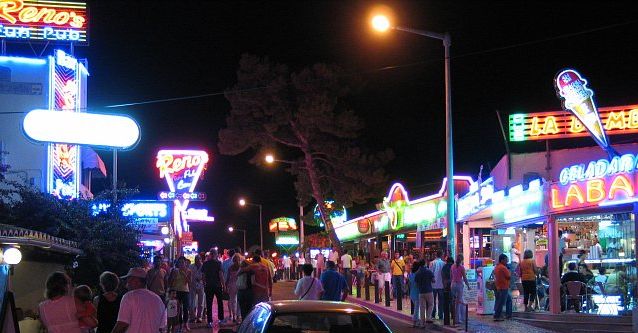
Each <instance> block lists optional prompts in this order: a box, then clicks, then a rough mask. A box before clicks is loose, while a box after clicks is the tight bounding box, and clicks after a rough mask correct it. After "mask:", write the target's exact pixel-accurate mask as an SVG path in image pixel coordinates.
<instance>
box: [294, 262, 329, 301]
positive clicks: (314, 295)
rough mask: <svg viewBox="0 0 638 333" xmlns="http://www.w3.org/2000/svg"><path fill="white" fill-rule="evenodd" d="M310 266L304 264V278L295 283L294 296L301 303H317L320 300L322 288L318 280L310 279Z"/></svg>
mask: <svg viewBox="0 0 638 333" xmlns="http://www.w3.org/2000/svg"><path fill="white" fill-rule="evenodd" d="M312 270H313V269H312V265H311V264H304V265H303V273H304V277H303V278H301V279H299V281H297V286H296V287H295V295H296V296H297V297H299V299H300V300H303V301H318V300H320V299H321V294H322V293H323V286H322V285H321V281H319V279H317V278H315V277H312Z"/></svg>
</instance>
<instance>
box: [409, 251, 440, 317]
mask: <svg viewBox="0 0 638 333" xmlns="http://www.w3.org/2000/svg"><path fill="white" fill-rule="evenodd" d="M442 255H443V253H442V251H441V250H437V251H436V259H434V260H432V262H431V263H430V270H431V271H432V273H434V282H433V283H432V291H433V294H434V295H433V296H434V304H433V305H434V306H432V318H436V313H437V310H438V312H439V319H441V320H443V313H444V310H443V276H442V275H441V272H442V271H443V266H445V262H444V261H443V259H441V256H442ZM414 273H416V272H414Z"/></svg>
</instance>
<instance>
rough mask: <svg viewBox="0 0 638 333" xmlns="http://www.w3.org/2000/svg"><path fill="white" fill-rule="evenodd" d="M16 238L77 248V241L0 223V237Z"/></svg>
mask: <svg viewBox="0 0 638 333" xmlns="http://www.w3.org/2000/svg"><path fill="white" fill-rule="evenodd" d="M4 237H6V238H17V239H26V240H34V241H38V242H44V243H48V244H50V245H58V246H65V247H70V248H74V249H78V243H77V242H74V241H70V240H66V239H63V238H59V237H53V236H51V235H49V234H46V233H44V232H41V231H35V230H29V229H25V228H20V227H16V226H12V225H7V224H0V238H4Z"/></svg>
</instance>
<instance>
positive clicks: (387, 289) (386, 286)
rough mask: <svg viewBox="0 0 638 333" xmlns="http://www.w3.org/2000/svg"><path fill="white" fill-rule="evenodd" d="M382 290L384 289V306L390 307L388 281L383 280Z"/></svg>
mask: <svg viewBox="0 0 638 333" xmlns="http://www.w3.org/2000/svg"><path fill="white" fill-rule="evenodd" d="M383 290H385V295H384V296H385V306H387V307H390V281H385V283H384V286H383Z"/></svg>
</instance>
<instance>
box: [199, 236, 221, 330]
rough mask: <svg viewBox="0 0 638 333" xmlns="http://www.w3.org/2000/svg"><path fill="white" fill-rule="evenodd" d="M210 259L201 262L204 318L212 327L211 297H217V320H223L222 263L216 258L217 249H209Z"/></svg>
mask: <svg viewBox="0 0 638 333" xmlns="http://www.w3.org/2000/svg"><path fill="white" fill-rule="evenodd" d="M209 253H210V255H209V256H210V259H209V260H207V261H206V262H204V264H202V273H204V292H205V294H206V318H207V321H208V327H209V328H212V327H213V297H215V298H217V320H218V322H219V323H220V324H221V323H222V322H223V321H224V301H223V299H222V294H223V293H224V272H223V271H222V263H221V262H220V261H219V259H218V254H217V250H215V249H214V248H212V249H210V251H209Z"/></svg>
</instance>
